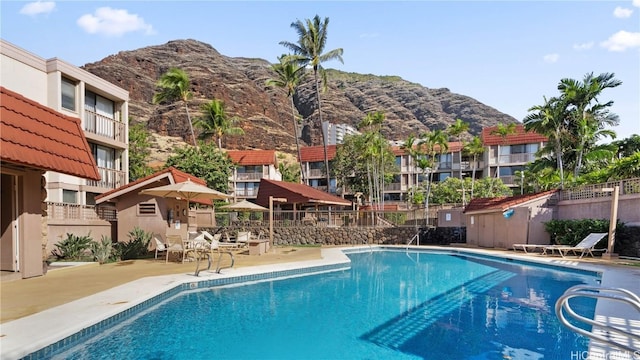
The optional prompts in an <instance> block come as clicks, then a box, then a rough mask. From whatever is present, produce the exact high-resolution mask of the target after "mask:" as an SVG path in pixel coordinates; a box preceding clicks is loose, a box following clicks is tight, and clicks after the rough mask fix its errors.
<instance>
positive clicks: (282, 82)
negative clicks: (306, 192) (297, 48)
mask: <svg viewBox="0 0 640 360" xmlns="http://www.w3.org/2000/svg"><path fill="white" fill-rule="evenodd" d="M278 60H279V61H280V62H279V63H278V64H273V65H272V67H271V68H272V69H273V71H275V73H276V75H277V76H276V77H275V78H273V79H268V80H267V82H266V84H267V86H276V87H279V88H283V89H285V90H286V91H287V97H288V98H289V99H291V117H292V119H293V131H294V134H293V135H294V137H295V139H296V150H297V151H298V164H300V178H301V179H302V183H303V184H307V181H306V179H305V177H304V169H303V168H302V157H301V154H300V139H299V138H298V119H297V117H296V107H295V104H294V103H293V95H294V94H295V93H296V88H297V87H298V84H299V83H300V81H301V80H302V78H303V77H304V67H301V66H299V65H298V64H297V63H295V62H293V61H288V60H289V57H288V56H287V55H282V56H280V57H279V58H278Z"/></svg>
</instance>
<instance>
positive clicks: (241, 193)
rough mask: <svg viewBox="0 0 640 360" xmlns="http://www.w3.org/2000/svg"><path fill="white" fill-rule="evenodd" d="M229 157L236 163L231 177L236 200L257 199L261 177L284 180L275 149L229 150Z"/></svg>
mask: <svg viewBox="0 0 640 360" xmlns="http://www.w3.org/2000/svg"><path fill="white" fill-rule="evenodd" d="M227 154H228V155H229V158H231V161H233V163H234V164H236V167H235V169H234V170H233V174H231V177H230V178H229V188H230V189H231V190H232V194H231V195H233V197H234V202H235V201H238V200H244V199H255V198H256V197H257V196H258V188H259V187H260V180H261V179H263V178H264V179H268V180H278V181H281V180H282V174H280V171H279V170H278V161H277V158H276V152H275V150H229V151H227Z"/></svg>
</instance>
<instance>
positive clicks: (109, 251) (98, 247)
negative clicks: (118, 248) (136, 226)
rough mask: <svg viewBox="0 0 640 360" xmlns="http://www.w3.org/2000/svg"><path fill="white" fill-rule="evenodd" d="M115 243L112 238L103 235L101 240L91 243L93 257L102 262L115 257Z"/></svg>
mask: <svg viewBox="0 0 640 360" xmlns="http://www.w3.org/2000/svg"><path fill="white" fill-rule="evenodd" d="M113 253H114V251H113V243H112V241H111V238H110V237H108V236H104V235H102V238H101V240H100V242H97V241H94V242H92V243H91V254H92V255H93V259H94V260H95V261H97V262H98V263H100V264H104V263H106V262H108V261H109V260H112V259H113Z"/></svg>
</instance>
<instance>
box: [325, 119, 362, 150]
mask: <svg viewBox="0 0 640 360" xmlns="http://www.w3.org/2000/svg"><path fill="white" fill-rule="evenodd" d="M322 129H323V131H324V132H325V134H326V138H327V144H329V145H337V144H342V143H343V141H344V137H345V136H347V135H358V134H360V132H359V131H358V129H356V128H355V127H353V126H351V125H348V124H333V123H330V122H328V121H324V122H323V123H322Z"/></svg>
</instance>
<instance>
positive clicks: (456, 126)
mask: <svg viewBox="0 0 640 360" xmlns="http://www.w3.org/2000/svg"><path fill="white" fill-rule="evenodd" d="M466 131H469V123H467V122H464V121H462V119H456V121H455V122H454V123H453V124H451V125H449V128H448V129H447V132H448V133H449V135H451V136H452V137H454V138H455V139H456V141H460V135H462V133H464V132H466ZM458 157H459V158H460V162H462V148H460V151H458ZM460 179H462V169H460Z"/></svg>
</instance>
